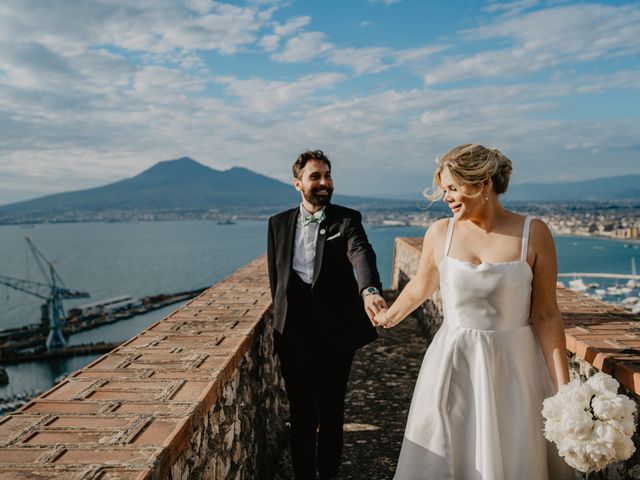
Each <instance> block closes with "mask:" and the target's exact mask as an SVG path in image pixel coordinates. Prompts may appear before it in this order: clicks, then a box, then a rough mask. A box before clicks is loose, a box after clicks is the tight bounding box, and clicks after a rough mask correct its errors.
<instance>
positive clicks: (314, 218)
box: [300, 210, 325, 227]
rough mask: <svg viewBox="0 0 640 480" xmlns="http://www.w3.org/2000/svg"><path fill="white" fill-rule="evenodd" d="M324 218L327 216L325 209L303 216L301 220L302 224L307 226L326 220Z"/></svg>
mask: <svg viewBox="0 0 640 480" xmlns="http://www.w3.org/2000/svg"><path fill="white" fill-rule="evenodd" d="M324 218H325V215H324V210H322V211H321V212H316V213H314V214H313V215H309V216H307V217H305V216H303V217H302V218H301V219H300V220H301V223H302V226H303V227H306V226H307V225H309V224H310V223H313V222H316V223H321V222H322V221H323V220H324Z"/></svg>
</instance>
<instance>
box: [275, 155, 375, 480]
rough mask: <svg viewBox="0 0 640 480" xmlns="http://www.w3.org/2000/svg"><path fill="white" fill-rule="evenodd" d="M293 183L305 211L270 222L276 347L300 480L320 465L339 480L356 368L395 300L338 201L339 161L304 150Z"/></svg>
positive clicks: (357, 223) (356, 221) (356, 224)
mask: <svg viewBox="0 0 640 480" xmlns="http://www.w3.org/2000/svg"><path fill="white" fill-rule="evenodd" d="M293 184H294V186H295V188H296V190H298V191H299V192H300V195H301V198H302V203H301V204H300V206H299V207H296V208H293V209H291V210H287V211H285V212H282V213H279V214H278V215H275V216H273V217H271V218H270V219H269V237H268V263H269V282H270V286H271V295H272V297H273V308H274V318H275V329H276V332H275V350H276V353H277V354H278V357H279V358H280V364H281V367H282V375H283V377H284V381H285V388H286V391H287V397H288V398H289V406H290V415H291V453H292V460H293V470H294V473H295V478H296V479H297V480H302V479H304V480H306V479H315V478H316V464H317V469H318V471H319V473H320V478H321V479H330V478H334V477H335V476H336V474H337V472H338V467H339V465H340V456H341V453H342V425H343V422H344V399H345V394H346V388H347V379H348V377H349V369H350V368H351V362H352V360H353V356H354V353H355V351H356V349H358V348H359V347H362V346H363V345H366V344H367V343H369V342H371V341H373V340H374V339H375V338H376V337H377V335H376V331H375V329H374V328H373V326H372V324H371V322H370V321H371V319H372V318H373V316H374V315H375V314H376V313H377V312H378V311H380V310H381V309H383V308H386V303H385V301H384V299H383V298H382V297H381V296H380V293H379V290H380V289H381V284H380V275H379V274H378V270H377V268H376V255H375V253H374V252H373V249H372V248H371V245H370V244H369V242H368V240H367V235H366V234H365V232H364V229H363V227H362V223H361V216H360V213H358V212H357V211H355V210H351V209H349V208H345V207H340V206H338V205H333V204H331V203H330V200H331V194H332V193H333V180H332V178H331V162H330V161H329V159H328V158H327V157H326V156H325V155H324V153H323V152H322V151H320V150H315V151H305V152H303V153H302V154H300V156H299V157H298V159H297V160H296V161H295V163H294V164H293ZM354 270H355V276H354ZM367 317H369V318H367Z"/></svg>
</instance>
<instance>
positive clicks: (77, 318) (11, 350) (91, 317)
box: [0, 288, 205, 364]
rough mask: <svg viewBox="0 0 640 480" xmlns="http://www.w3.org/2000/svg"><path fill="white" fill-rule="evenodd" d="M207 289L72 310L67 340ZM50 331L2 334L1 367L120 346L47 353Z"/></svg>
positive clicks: (44, 327)
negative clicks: (77, 334)
mask: <svg viewBox="0 0 640 480" xmlns="http://www.w3.org/2000/svg"><path fill="white" fill-rule="evenodd" d="M204 290H205V288H199V289H196V290H189V291H186V292H178V293H173V294H163V295H153V296H149V297H143V298H141V299H133V298H132V297H131V296H129V295H125V296H121V297H116V298H117V301H114V299H107V300H103V301H99V302H93V303H91V304H87V305H84V306H79V307H75V308H73V309H70V310H69V314H68V317H67V318H66V322H65V323H64V325H63V326H62V327H61V329H62V333H63V335H64V337H65V338H68V337H69V336H71V335H73V334H75V333H79V332H84V331H87V330H91V329H95V328H99V327H102V326H104V325H109V324H112V323H115V322H119V321H121V320H126V319H129V318H132V317H134V316H136V315H142V314H145V313H148V312H151V311H154V310H158V309H160V308H163V307H166V306H169V305H173V304H176V303H179V302H184V301H186V300H190V299H191V298H194V297H195V296H197V295H199V294H200V293H201V292H203V291H204ZM48 335H49V328H48V324H47V323H46V322H44V321H43V322H40V323H34V324H28V325H25V326H24V327H21V328H10V329H5V330H0V364H7V363H16V362H21V361H33V360H47V359H54V358H61V357H69V356H77V355H91V354H94V353H105V352H108V351H110V350H112V349H113V348H114V347H115V346H117V345H118V343H113V342H97V343H90V344H81V345H65V346H64V347H60V348H57V349H53V350H50V349H47V345H46V339H47V336H48Z"/></svg>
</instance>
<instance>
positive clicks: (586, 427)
mask: <svg viewBox="0 0 640 480" xmlns="http://www.w3.org/2000/svg"><path fill="white" fill-rule="evenodd" d="M562 429H563V430H564V431H565V432H567V433H569V434H571V435H573V436H575V437H577V438H578V439H585V438H588V437H589V436H591V432H592V430H593V420H592V418H591V414H590V413H588V412H585V411H584V410H583V409H576V408H572V409H571V410H567V411H565V412H564V414H563V415H562Z"/></svg>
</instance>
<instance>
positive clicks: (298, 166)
mask: <svg viewBox="0 0 640 480" xmlns="http://www.w3.org/2000/svg"><path fill="white" fill-rule="evenodd" d="M309 160H320V161H321V162H324V163H326V164H327V167H329V170H331V162H330V161H329V159H328V158H327V156H326V155H325V154H324V153H323V152H322V150H305V151H304V152H302V153H301V154H300V155H298V158H297V159H296V161H295V162H294V164H293V167H291V170H293V177H294V178H300V172H302V169H303V168H304V166H305V165H306V164H307V162H308V161H309Z"/></svg>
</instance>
